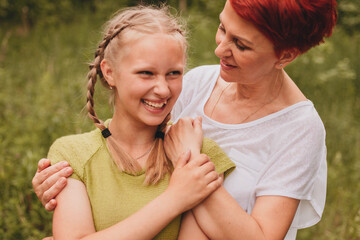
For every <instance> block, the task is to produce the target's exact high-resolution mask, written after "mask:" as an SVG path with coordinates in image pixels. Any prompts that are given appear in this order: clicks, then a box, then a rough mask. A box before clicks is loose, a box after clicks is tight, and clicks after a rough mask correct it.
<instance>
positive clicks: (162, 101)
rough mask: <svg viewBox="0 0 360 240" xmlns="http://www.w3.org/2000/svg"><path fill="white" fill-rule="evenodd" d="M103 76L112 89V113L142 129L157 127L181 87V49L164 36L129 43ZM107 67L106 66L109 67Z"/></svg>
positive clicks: (171, 39)
mask: <svg viewBox="0 0 360 240" xmlns="http://www.w3.org/2000/svg"><path fill="white" fill-rule="evenodd" d="M120 49H121V50H120V51H121V52H120V53H119V54H117V55H116V57H115V59H114V61H111V63H110V64H109V63H108V62H106V60H104V61H105V63H103V64H104V65H107V66H110V67H109V68H107V67H104V69H103V72H104V70H105V71H106V73H105V74H104V76H105V78H106V79H107V81H108V83H109V84H110V85H111V86H113V87H115V91H116V94H115V114H120V115H119V116H121V118H122V119H123V120H124V121H126V120H128V121H130V122H131V123H132V124H140V125H142V126H158V125H159V124H161V123H162V122H163V120H164V119H165V117H166V116H167V115H168V114H169V112H170V111H171V109H172V108H173V106H174V104H175V102H176V100H177V98H178V97H179V95H180V92H181V88H182V78H183V72H184V67H185V51H184V46H183V45H182V44H181V43H180V42H179V41H178V40H175V38H174V37H172V36H169V35H167V34H152V35H150V34H149V35H144V36H142V37H140V38H136V40H129V41H127V42H126V44H125V47H121V48H120ZM108 64H109V65H108Z"/></svg>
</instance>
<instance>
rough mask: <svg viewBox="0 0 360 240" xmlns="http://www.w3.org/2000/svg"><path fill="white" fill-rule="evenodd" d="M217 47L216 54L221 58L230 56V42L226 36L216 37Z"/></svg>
mask: <svg viewBox="0 0 360 240" xmlns="http://www.w3.org/2000/svg"><path fill="white" fill-rule="evenodd" d="M216 43H217V45H218V46H217V47H216V49H215V55H216V56H218V57H219V58H224V57H230V56H231V54H232V53H231V49H230V42H229V41H228V40H227V39H226V37H225V36H221V37H219V38H217V39H216Z"/></svg>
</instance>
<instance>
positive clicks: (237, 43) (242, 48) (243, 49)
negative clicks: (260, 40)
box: [233, 38, 251, 51]
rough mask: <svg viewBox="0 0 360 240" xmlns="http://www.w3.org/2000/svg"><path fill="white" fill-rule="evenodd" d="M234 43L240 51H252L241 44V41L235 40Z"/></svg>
mask: <svg viewBox="0 0 360 240" xmlns="http://www.w3.org/2000/svg"><path fill="white" fill-rule="evenodd" d="M233 41H234V43H235V46H236V47H237V48H238V49H239V50H240V51H245V50H250V49H251V48H249V47H247V46H245V45H244V44H241V43H239V41H238V40H237V39H236V38H234V40H233Z"/></svg>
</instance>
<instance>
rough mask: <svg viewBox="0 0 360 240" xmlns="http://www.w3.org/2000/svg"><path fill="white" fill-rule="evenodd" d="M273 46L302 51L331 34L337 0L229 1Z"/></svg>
mask: <svg viewBox="0 0 360 240" xmlns="http://www.w3.org/2000/svg"><path fill="white" fill-rule="evenodd" d="M229 1H230V3H231V5H232V7H233V9H234V10H235V11H236V13H237V14H238V15H239V16H240V17H241V18H242V19H244V20H246V21H249V22H251V23H252V24H254V26H255V27H256V28H257V29H258V30H259V31H260V32H262V33H263V34H264V35H265V36H266V37H267V38H268V39H269V40H270V41H271V42H272V43H273V44H274V46H275V52H276V54H277V55H278V56H279V55H280V53H281V52H282V51H283V50H289V49H297V50H299V52H300V53H304V52H306V51H307V50H309V49H310V48H312V47H314V46H316V45H318V44H320V43H322V42H324V37H330V36H331V34H332V30H333V28H334V26H335V24H336V20H337V11H336V6H337V3H336V0H229Z"/></svg>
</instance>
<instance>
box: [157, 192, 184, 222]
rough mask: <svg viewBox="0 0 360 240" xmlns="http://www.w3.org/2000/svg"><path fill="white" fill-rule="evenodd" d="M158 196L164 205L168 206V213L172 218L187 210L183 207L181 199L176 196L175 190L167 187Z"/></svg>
mask: <svg viewBox="0 0 360 240" xmlns="http://www.w3.org/2000/svg"><path fill="white" fill-rule="evenodd" d="M160 196H161V198H163V199H164V202H165V205H167V206H168V208H169V213H171V214H173V215H174V216H173V217H176V216H178V215H180V214H182V213H183V212H185V211H186V210H187V209H186V206H184V201H181V198H180V197H178V196H177V193H176V190H172V189H171V188H169V187H168V188H167V189H166V190H165V192H163V193H162V194H161V195H160Z"/></svg>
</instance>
